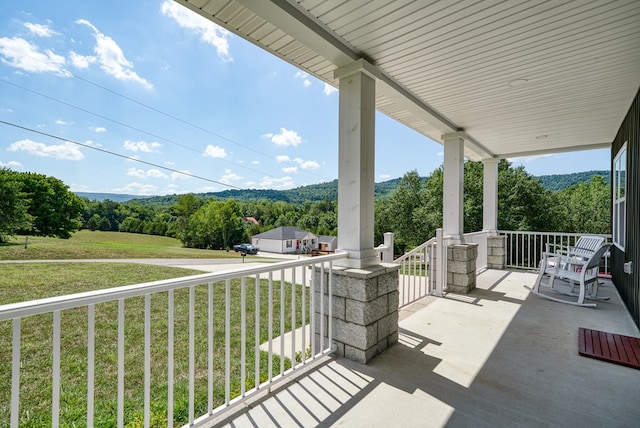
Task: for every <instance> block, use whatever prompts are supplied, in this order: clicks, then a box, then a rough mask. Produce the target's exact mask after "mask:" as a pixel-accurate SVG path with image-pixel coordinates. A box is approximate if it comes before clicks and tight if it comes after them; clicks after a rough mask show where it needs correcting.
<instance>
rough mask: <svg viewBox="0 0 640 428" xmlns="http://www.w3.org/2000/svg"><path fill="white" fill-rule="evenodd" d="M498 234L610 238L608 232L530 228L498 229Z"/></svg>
mask: <svg viewBox="0 0 640 428" xmlns="http://www.w3.org/2000/svg"><path fill="white" fill-rule="evenodd" d="M498 233H500V234H519V235H542V236H571V237H578V236H584V235H591V236H602V237H603V238H611V236H612V235H611V234H610V233H585V232H579V233H576V232H538V231H531V230H498Z"/></svg>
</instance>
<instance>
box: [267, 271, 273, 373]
mask: <svg viewBox="0 0 640 428" xmlns="http://www.w3.org/2000/svg"><path fill="white" fill-rule="evenodd" d="M268 316H269V320H268V321H269V336H268V337H269V345H268V346H269V360H268V361H269V383H271V382H272V381H273V272H269V315H268Z"/></svg>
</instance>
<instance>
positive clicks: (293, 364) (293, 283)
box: [291, 268, 296, 370]
mask: <svg viewBox="0 0 640 428" xmlns="http://www.w3.org/2000/svg"><path fill="white" fill-rule="evenodd" d="M291 368H292V369H294V370H295V368H296V270H295V268H292V269H291Z"/></svg>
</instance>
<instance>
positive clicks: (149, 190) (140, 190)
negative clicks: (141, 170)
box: [111, 183, 158, 196]
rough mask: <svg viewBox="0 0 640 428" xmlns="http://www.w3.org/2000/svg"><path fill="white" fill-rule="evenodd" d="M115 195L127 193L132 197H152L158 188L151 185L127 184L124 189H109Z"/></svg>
mask: <svg viewBox="0 0 640 428" xmlns="http://www.w3.org/2000/svg"><path fill="white" fill-rule="evenodd" d="M111 191H112V192H115V193H128V194H133V195H144V196H149V195H154V194H157V191H158V188H157V187H156V186H154V185H152V184H142V183H129V184H127V185H126V186H124V187H117V188H115V189H111Z"/></svg>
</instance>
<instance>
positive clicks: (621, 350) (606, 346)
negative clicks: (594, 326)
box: [578, 327, 640, 369]
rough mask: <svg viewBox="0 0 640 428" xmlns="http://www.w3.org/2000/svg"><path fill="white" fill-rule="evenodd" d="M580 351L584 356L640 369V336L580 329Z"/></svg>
mask: <svg viewBox="0 0 640 428" xmlns="http://www.w3.org/2000/svg"><path fill="white" fill-rule="evenodd" d="M578 353H579V354H580V355H582V356H584V357H588V358H595V359H597V360H602V361H608V362H611V363H614V364H620V365H623V366H626V367H632V368H635V369H640V338H637V337H631V336H624V335H621V334H615V333H607V332H604V331H599V330H590V329H587V328H582V327H580V328H579V329H578Z"/></svg>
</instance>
